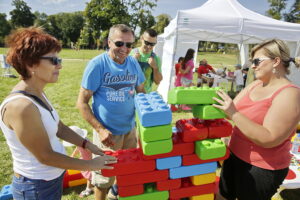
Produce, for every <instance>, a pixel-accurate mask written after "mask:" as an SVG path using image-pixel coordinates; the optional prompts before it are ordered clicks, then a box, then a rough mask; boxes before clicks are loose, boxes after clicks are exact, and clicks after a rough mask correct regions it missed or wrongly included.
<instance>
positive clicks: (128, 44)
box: [111, 40, 133, 49]
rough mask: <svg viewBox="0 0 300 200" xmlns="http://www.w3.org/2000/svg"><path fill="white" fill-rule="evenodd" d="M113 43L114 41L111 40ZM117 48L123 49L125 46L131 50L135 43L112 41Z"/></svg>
mask: <svg viewBox="0 0 300 200" xmlns="http://www.w3.org/2000/svg"><path fill="white" fill-rule="evenodd" d="M111 41H112V40H111ZM112 42H113V43H114V44H115V45H116V46H117V47H123V46H124V45H125V46H126V47H127V48H128V49H130V48H132V46H133V42H122V41H116V42H114V41H112Z"/></svg>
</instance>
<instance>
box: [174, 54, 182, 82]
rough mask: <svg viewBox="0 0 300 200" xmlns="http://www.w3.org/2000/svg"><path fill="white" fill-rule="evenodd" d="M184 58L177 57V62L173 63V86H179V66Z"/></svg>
mask: <svg viewBox="0 0 300 200" xmlns="http://www.w3.org/2000/svg"><path fill="white" fill-rule="evenodd" d="M183 60H184V58H183V57H179V58H178V62H177V63H176V64H175V75H176V77H175V83H174V85H175V87H179V86H181V73H180V67H181V63H182V62H183Z"/></svg>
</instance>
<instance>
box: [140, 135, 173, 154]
mask: <svg viewBox="0 0 300 200" xmlns="http://www.w3.org/2000/svg"><path fill="white" fill-rule="evenodd" d="M141 145H142V149H143V153H144V155H147V156H151V155H157V154H163V153H169V152H171V151H172V150H173V141H172V138H170V139H167V140H159V141H154V142H144V141H141Z"/></svg>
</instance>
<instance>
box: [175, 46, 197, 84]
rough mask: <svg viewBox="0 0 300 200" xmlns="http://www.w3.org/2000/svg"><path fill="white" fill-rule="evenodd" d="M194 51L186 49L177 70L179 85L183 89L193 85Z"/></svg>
mask: <svg viewBox="0 0 300 200" xmlns="http://www.w3.org/2000/svg"><path fill="white" fill-rule="evenodd" d="M194 55H195V50H194V49H188V50H187V52H186V54H185V57H184V59H183V61H182V63H181V67H180V68H179V72H180V74H181V85H182V86H183V87H190V86H192V85H193V69H194V67H195V66H194V60H193V59H194Z"/></svg>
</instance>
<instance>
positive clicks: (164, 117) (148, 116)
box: [134, 92, 172, 127]
mask: <svg viewBox="0 0 300 200" xmlns="http://www.w3.org/2000/svg"><path fill="white" fill-rule="evenodd" d="M134 102H135V107H136V110H137V113H138V118H139V120H140V122H141V124H142V125H143V126H144V127H149V126H160V125H166V124H170V123H171V122H172V112H171V110H170V108H169V106H168V105H167V104H166V102H164V100H163V99H162V97H161V96H160V95H159V94H158V93H157V92H151V93H149V94H144V93H139V94H137V95H136V96H135V98H134Z"/></svg>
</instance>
